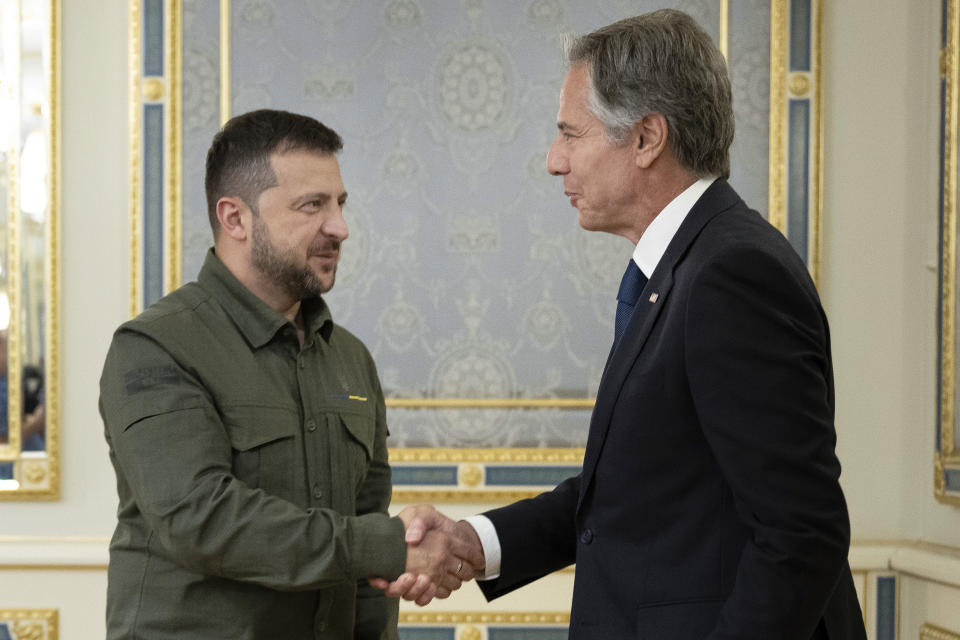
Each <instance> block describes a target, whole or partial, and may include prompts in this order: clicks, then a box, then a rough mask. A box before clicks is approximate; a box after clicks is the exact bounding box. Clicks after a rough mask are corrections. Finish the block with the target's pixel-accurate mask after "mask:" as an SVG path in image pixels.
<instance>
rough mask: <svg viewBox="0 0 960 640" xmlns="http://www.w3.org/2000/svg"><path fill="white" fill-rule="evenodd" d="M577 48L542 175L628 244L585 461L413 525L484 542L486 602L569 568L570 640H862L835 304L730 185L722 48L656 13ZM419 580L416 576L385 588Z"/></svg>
mask: <svg viewBox="0 0 960 640" xmlns="http://www.w3.org/2000/svg"><path fill="white" fill-rule="evenodd" d="M569 60H570V64H571V66H570V71H569V74H568V75H567V77H566V80H565V81H564V84H563V88H562V91H561V95H560V110H559V114H558V122H557V127H558V135H557V138H556V140H555V141H554V143H553V145H552V147H551V149H550V153H549V155H548V157H547V168H548V170H549V171H550V173H552V174H553V175H557V176H562V177H563V184H564V191H565V193H566V194H567V195H568V196H569V198H570V203H571V205H573V206H574V207H576V208H577V211H578V214H579V222H580V225H581V226H582V227H584V228H585V229H589V230H594V231H606V232H608V233H615V234H618V235H622V236H625V237H627V238H629V239H630V240H631V241H632V242H634V243H635V244H636V249H635V251H634V253H633V257H632V259H631V261H630V264H629V266H628V268H627V271H626V273H625V274H624V279H623V283H622V284H621V287H620V293H619V295H618V299H619V303H618V310H617V319H616V336H615V338H614V344H613V348H612V349H611V352H610V355H609V359H608V361H607V365H606V368H605V370H604V372H603V377H602V380H601V382H600V387H599V391H598V393H597V401H596V406H595V408H594V411H593V416H592V418H591V422H590V432H589V436H588V439H587V448H586V457H585V460H584V466H583V470H582V473H581V474H580V475H579V476H577V477H575V478H571V479H570V480H567V481H566V482H564V483H562V484H561V485H559V486H558V487H557V488H556V489H555V490H553V491H551V492H549V493H545V494H543V495H540V496H538V497H536V498H533V499H530V500H524V501H521V502H517V503H515V504H512V505H509V506H507V507H503V508H500V509H495V510H493V511H489V512H487V513H486V514H484V516H479V517H474V518H469V519H468V520H467V521H461V522H460V523H456V524H454V523H452V522H449V521H444V520H443V519H442V518H441V517H440V516H439V514H436V513H435V512H432V511H430V510H429V509H427V508H424V509H423V510H422V512H421V515H420V522H419V524H418V527H419V528H420V529H426V528H429V527H433V526H439V527H445V528H447V529H449V530H455V531H458V532H459V533H460V534H461V535H463V536H464V537H465V538H470V539H473V540H474V544H475V545H480V546H482V547H483V550H484V553H485V556H486V577H487V579H486V580H484V581H482V582H481V583H480V585H481V589H482V590H483V592H484V594H485V595H486V596H487V598H490V599H492V598H496V597H498V596H500V595H503V594H505V593H508V592H510V591H512V590H514V589H516V588H518V587H520V586H523V585H524V584H527V583H529V582H531V581H533V580H536V579H537V578H540V577H542V576H545V575H547V574H549V573H551V572H553V571H556V570H558V569H560V568H562V567H564V566H566V565H569V564H571V563H574V562H575V563H576V579H575V586H574V595H573V609H572V613H571V621H570V637H571V638H648V639H655V640H694V639H697V640H699V639H703V638H710V639H712V640H721V639H723V640H730V639H734V638H737V639H746V638H751V639H758V640H759V639H764V640H769V639H796V640H807V639H810V638H830V639H831V640H838V639H841V640H845V639H861V638H865V637H866V636H865V632H864V627H863V620H862V617H861V613H860V607H859V605H858V602H857V595H856V592H855V590H854V586H853V581H852V578H851V575H850V569H849V566H848V564H847V553H848V548H849V541H850V530H849V518H848V515H847V509H846V504H845V501H844V497H843V493H842V491H841V489H840V485H839V483H838V478H839V475H840V464H839V462H838V461H837V457H836V455H835V452H834V447H835V443H836V433H835V430H834V424H833V415H834V391H833V369H832V365H831V356H830V338H829V332H828V328H827V319H826V317H825V315H824V312H823V309H822V308H821V306H820V301H819V299H818V296H817V291H816V289H815V287H814V285H813V283H812V282H811V280H810V277H809V275H808V273H807V270H806V268H805V266H804V264H803V262H802V260H801V259H800V258H799V257H798V256H797V254H796V253H795V252H794V250H793V249H792V248H791V247H790V245H789V244H788V243H787V242H786V240H785V239H784V238H783V236H782V235H781V234H780V233H779V232H778V231H777V230H776V229H774V228H773V227H771V226H770V225H769V224H768V223H767V222H766V221H764V220H763V218H761V217H760V215H759V214H757V213H756V212H755V211H752V210H750V209H749V208H748V207H747V205H746V204H745V203H744V202H743V201H742V200H741V199H740V198H739V196H738V195H737V194H736V192H734V190H733V189H732V188H731V187H730V185H729V184H728V183H727V181H726V177H727V176H728V174H729V151H728V150H729V147H730V143H731V142H732V140H733V128H734V117H733V110H732V106H731V92H730V83H729V79H728V77H727V71H726V65H725V63H724V60H723V57H722V55H721V54H720V52H719V51H718V50H717V48H716V46H715V45H714V44H713V42H712V41H711V40H710V38H709V36H708V35H707V34H706V33H704V32H703V30H702V29H700V28H699V27H698V26H697V25H696V23H695V22H694V21H693V20H692V19H691V18H690V17H689V16H687V15H686V14H683V13H681V12H677V11H658V12H655V13H651V14H648V15H644V16H640V17H637V18H631V19H628V20H623V21H621V22H618V23H616V24H613V25H610V26H607V27H604V28H602V29H600V30H598V31H596V32H594V33H591V34H589V35H586V36H583V37H581V38H578V39H577V40H575V41H574V42H573V44H572V47H571V48H570V51H569ZM648 278H649V280H648ZM468 522H469V524H467V523H468ZM471 526H472V528H471ZM473 529H475V530H476V533H477V534H479V537H476V536H475V535H474V533H473ZM417 530H418V529H417V528H414V529H413V531H414V534H415V533H416V531H417ZM409 539H410V536H408V540H409ZM422 582H423V581H421V583H422ZM418 589H419V587H418V583H417V582H416V581H415V579H414V577H412V576H408V575H405V576H403V577H401V579H400V580H398V581H397V582H396V583H394V584H393V585H390V586H389V587H388V593H392V594H395V595H406V597H410V596H417V595H418V593H419V590H418Z"/></svg>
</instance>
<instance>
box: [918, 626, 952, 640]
mask: <svg viewBox="0 0 960 640" xmlns="http://www.w3.org/2000/svg"><path fill="white" fill-rule="evenodd" d="M920 640H960V632H956V631H950V630H949V629H944V628H943V627H938V626H937V625H935V624H931V623H929V622H926V623H924V624H923V625H921V626H920Z"/></svg>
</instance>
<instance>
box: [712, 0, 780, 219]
mask: <svg viewBox="0 0 960 640" xmlns="http://www.w3.org/2000/svg"><path fill="white" fill-rule="evenodd" d="M717 4H719V3H717ZM729 28H730V36H729V40H730V52H729V56H730V62H729V66H730V82H731V84H732V86H733V114H734V118H735V119H736V135H735V136H734V138H733V145H732V146H731V148H730V184H731V185H733V188H734V189H736V190H737V192H738V193H739V194H740V196H741V197H742V198H743V199H744V201H745V202H746V203H747V204H749V205H750V206H751V207H753V208H754V209H756V210H757V211H759V212H760V213H761V214H763V216H764V217H765V218H766V217H768V212H767V206H768V202H769V197H770V196H769V192H770V142H769V141H770V0H737V1H736V2H731V3H730V25H729Z"/></svg>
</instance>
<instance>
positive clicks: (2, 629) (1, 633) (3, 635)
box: [0, 622, 13, 640]
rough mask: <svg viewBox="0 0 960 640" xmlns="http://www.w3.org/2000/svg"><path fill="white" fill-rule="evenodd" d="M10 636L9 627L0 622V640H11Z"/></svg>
mask: <svg viewBox="0 0 960 640" xmlns="http://www.w3.org/2000/svg"><path fill="white" fill-rule="evenodd" d="M12 639H13V636H11V635H10V626H9V625H8V624H7V623H6V622H0V640H12Z"/></svg>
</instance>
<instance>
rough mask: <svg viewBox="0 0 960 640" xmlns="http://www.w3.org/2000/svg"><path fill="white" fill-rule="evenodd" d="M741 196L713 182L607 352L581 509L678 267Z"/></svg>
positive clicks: (589, 438) (585, 463)
mask: <svg viewBox="0 0 960 640" xmlns="http://www.w3.org/2000/svg"><path fill="white" fill-rule="evenodd" d="M739 200H740V197H739V196H738V195H737V194H736V192H735V191H734V190H733V189H732V188H731V187H730V185H729V184H727V181H726V180H723V179H720V180H717V181H716V182H714V183H713V184H712V185H710V188H708V189H707V190H706V191H705V192H704V194H703V195H702V196H701V197H700V199H699V200H697V202H696V204H694V205H693V208H692V209H690V212H689V213H688V214H687V216H686V218H684V221H683V223H682V224H681V225H680V228H679V229H677V233H676V234H675V235H674V236H673V239H672V240H671V241H670V244H669V245H668V246H667V250H666V252H664V254H663V257H662V258H661V259H660V262H659V263H658V264H657V268H656V269H655V270H654V272H653V274H652V275H651V276H650V280H649V281H648V282H647V286H646V287H644V289H643V293H641V294H640V299H639V300H638V301H637V305H638V306H637V310H636V311H635V312H634V314H633V316H632V317H631V318H630V322H629V323H628V324H627V327H626V329H625V330H624V333H623V338H622V339H621V341H620V344H619V345H617V347H616V348H615V349H613V350H612V351H611V352H610V355H609V356H608V357H607V364H606V366H605V367H604V369H603V376H602V377H601V378H600V387H599V389H598V390H597V401H596V404H595V405H594V407H593V413H592V414H591V416H590V432H589V434H588V436H587V450H586V454H585V457H584V461H583V475H582V478H581V483H580V498H579V501H578V503H577V509H578V510H579V508H580V505H581V504H582V503H583V499H584V496H585V495H586V494H587V490H588V489H589V488H590V483H591V482H592V480H593V474H594V471H595V469H596V464H597V460H598V459H599V457H600V452H601V451H602V450H603V444H604V442H605V441H606V437H607V432H608V431H609V429H610V418H611V417H612V415H613V409H614V407H615V406H616V403H617V398H618V397H619V395H620V389H621V388H622V387H623V383H624V382H625V381H626V379H627V376H628V375H629V373H630V370H631V369H632V368H633V364H634V362H636V360H637V358H638V357H640V355H641V351H642V350H643V347H644V345H645V344H646V342H647V338H648V337H649V336H650V332H651V331H652V330H653V326H654V324H656V320H657V317H658V316H659V315H660V310H661V309H663V307H664V305H665V304H666V302H667V299H668V297H669V295H670V291H671V289H672V288H673V280H674V278H673V273H674V270H675V269H676V267H677V265H679V264H680V263H681V262H682V261H683V258H684V256H685V255H686V254H687V251H688V250H689V248H690V246H691V245H692V244H693V242H694V240H696V237H697V236H698V235H699V234H700V231H702V230H703V227H704V226H705V225H706V224H707V222H709V221H710V220H711V219H712V218H713V217H714V216H716V215H717V214H719V213H721V212H723V211H724V210H726V209H729V208H730V207H731V206H733V205H734V204H736V203H737V202H738V201H739Z"/></svg>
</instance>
